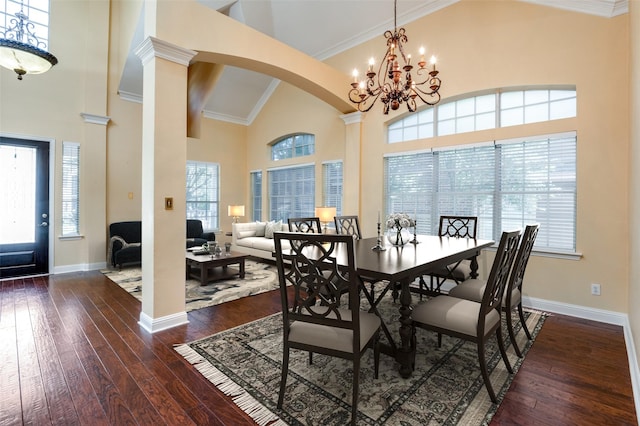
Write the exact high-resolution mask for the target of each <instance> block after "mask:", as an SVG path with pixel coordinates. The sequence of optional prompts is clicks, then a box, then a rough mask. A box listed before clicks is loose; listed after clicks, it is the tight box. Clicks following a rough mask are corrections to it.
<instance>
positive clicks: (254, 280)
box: [101, 259, 280, 312]
mask: <svg viewBox="0 0 640 426" xmlns="http://www.w3.org/2000/svg"><path fill="white" fill-rule="evenodd" d="M229 268H233V266H229ZM101 272H102V273H103V274H104V275H106V276H107V277H108V278H109V279H110V280H111V281H113V282H115V283H116V284H118V285H119V286H120V287H122V288H123V289H125V290H126V291H128V292H129V293H131V294H132V295H133V296H135V297H136V298H137V299H138V300H140V301H142V269H141V268H139V267H130V268H123V269H122V270H115V269H114V270H112V269H107V270H103V271H101ZM279 285H280V284H279V282H278V271H277V269H276V266H275V265H274V264H268V263H262V262H255V261H253V260H248V259H247V260H245V277H244V278H239V277H232V278H230V279H225V280H221V281H214V282H212V283H210V284H207V285H201V284H200V282H199V281H197V280H193V279H188V280H186V282H185V291H186V296H185V297H186V307H185V310H186V312H189V311H193V310H194V309H201V308H205V307H207V306H213V305H217V304H220V303H224V302H229V301H231V300H236V299H240V298H242V297H247V296H251V295H254V294H258V293H263V292H265V291H270V290H275V289H277V288H278V287H279Z"/></svg>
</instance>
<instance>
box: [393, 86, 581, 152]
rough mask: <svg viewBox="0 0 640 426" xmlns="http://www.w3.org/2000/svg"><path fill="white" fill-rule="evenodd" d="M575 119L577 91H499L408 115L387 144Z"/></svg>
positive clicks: (394, 129)
mask: <svg viewBox="0 0 640 426" xmlns="http://www.w3.org/2000/svg"><path fill="white" fill-rule="evenodd" d="M575 116H576V91H575V89H572V90H566V89H563V90H559V89H536V90H497V91H495V92H494V93H489V94H481V95H476V96H468V97H465V98H462V99H457V100H454V101H449V102H445V103H441V104H439V105H437V106H434V107H429V108H426V109H422V110H420V111H419V112H418V113H417V114H410V115H407V116H405V117H404V118H401V119H400V120H397V121H395V122H393V123H391V124H389V127H388V129H387V141H388V143H397V142H406V141H412V140H416V139H425V138H431V137H434V136H444V135H452V134H457V133H466V132H475V131H479V130H486V129H494V128H497V127H507V126H515V125H521V124H528V123H537V122H540V121H548V120H559V119H562V118H570V117H575Z"/></svg>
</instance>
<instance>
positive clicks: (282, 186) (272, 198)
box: [268, 164, 316, 222]
mask: <svg viewBox="0 0 640 426" xmlns="http://www.w3.org/2000/svg"><path fill="white" fill-rule="evenodd" d="M268 178H269V219H270V220H282V221H283V222H286V221H287V219H288V218H290V217H309V216H313V215H314V214H315V193H316V187H315V166H314V165H313V164H311V165H303V166H295V167H287V168H282V169H272V170H269V171H268Z"/></svg>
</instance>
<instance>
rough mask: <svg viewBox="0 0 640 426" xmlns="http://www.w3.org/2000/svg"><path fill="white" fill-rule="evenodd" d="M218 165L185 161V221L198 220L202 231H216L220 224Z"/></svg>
mask: <svg viewBox="0 0 640 426" xmlns="http://www.w3.org/2000/svg"><path fill="white" fill-rule="evenodd" d="M219 169H220V167H219V165H218V164H215V163H205V162H201V161H187V188H186V190H187V194H186V208H187V219H200V220H201V221H202V227H203V228H204V229H218V228H219V223H220V219H219V217H220V205H219V204H220V199H219V198H220V178H219Z"/></svg>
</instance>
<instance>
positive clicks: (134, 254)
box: [107, 219, 216, 268]
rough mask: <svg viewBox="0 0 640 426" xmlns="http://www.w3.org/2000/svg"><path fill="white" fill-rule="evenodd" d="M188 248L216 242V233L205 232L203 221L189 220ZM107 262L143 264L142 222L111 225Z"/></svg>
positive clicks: (121, 264) (120, 264) (110, 263)
mask: <svg viewBox="0 0 640 426" xmlns="http://www.w3.org/2000/svg"><path fill="white" fill-rule="evenodd" d="M186 238H187V239H186V248H190V247H194V246H201V245H203V244H204V243H206V242H207V241H215V240H216V234H215V233H214V232H205V231H204V228H203V227H202V221H201V220H198V219H187V232H186ZM107 253H108V254H107V261H108V263H109V265H110V266H113V267H118V268H122V266H123V265H133V264H140V263H141V262H142V222H141V221H139V220H135V221H125V222H114V223H112V224H111V225H109V247H108V252H107Z"/></svg>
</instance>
